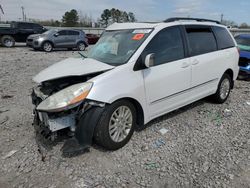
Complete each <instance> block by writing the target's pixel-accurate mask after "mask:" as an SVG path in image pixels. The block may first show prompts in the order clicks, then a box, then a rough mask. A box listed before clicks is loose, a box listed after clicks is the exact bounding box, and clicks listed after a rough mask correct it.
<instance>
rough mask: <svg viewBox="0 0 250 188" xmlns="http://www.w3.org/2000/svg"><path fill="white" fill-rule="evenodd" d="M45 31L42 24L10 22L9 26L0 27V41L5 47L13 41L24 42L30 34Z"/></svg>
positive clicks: (12, 43)
mask: <svg viewBox="0 0 250 188" xmlns="http://www.w3.org/2000/svg"><path fill="white" fill-rule="evenodd" d="M45 31H47V29H46V28H44V27H43V26H41V25H39V24H36V23H28V22H11V24H10V27H1V28H0V42H1V44H2V45H3V46H5V47H12V46H14V45H15V42H25V41H26V39H27V37H28V36H29V35H31V34H36V33H38V34H39V33H43V32H45Z"/></svg>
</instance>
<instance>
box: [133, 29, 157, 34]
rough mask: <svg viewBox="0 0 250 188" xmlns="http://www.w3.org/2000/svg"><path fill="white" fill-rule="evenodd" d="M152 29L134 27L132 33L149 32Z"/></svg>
mask: <svg viewBox="0 0 250 188" xmlns="http://www.w3.org/2000/svg"><path fill="white" fill-rule="evenodd" d="M151 31H152V29H136V30H134V31H133V33H135V34H137V33H150V32H151Z"/></svg>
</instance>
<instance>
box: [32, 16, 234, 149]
mask: <svg viewBox="0 0 250 188" xmlns="http://www.w3.org/2000/svg"><path fill="white" fill-rule="evenodd" d="M238 60H239V52H238V49H237V46H236V42H235V41H234V38H233V37H232V35H231V34H230V32H229V31H228V29H227V28H226V27H225V26H223V25H220V24H219V23H218V22H216V21H212V20H205V19H191V18H171V19H168V20H166V21H164V22H161V23H115V24H113V25H111V26H109V27H108V28H107V29H106V30H105V32H104V33H103V34H102V36H101V38H100V40H99V41H98V43H97V44H96V45H95V46H93V47H92V48H91V49H90V50H89V52H88V54H87V57H84V58H83V57H81V58H68V59H66V60H63V61H61V62H59V63H56V64H54V65H52V66H51V67H48V68H47V69H45V70H43V71H42V72H40V73H39V74H38V75H36V76H35V77H34V79H33V80H34V81H35V82H37V83H39V85H38V86H37V87H35V88H34V89H33V92H32V99H33V104H34V105H35V109H34V114H35V121H34V124H35V125H36V127H38V128H39V129H37V130H42V131H41V132H43V133H46V137H48V138H54V136H55V135H56V134H57V133H58V131H60V130H62V129H64V130H65V129H68V131H69V132H70V133H71V135H73V136H72V138H70V139H69V140H68V141H66V143H65V146H64V149H65V152H70V151H75V150H79V149H85V148H88V147H89V146H90V145H91V144H92V141H95V143H97V144H99V145H101V146H103V147H104V148H106V149H109V150H116V149H119V148H121V147H123V146H124V145H125V144H126V143H127V142H128V141H129V139H130V138H131V136H132V134H133V132H134V130H135V129H136V128H139V127H141V126H143V125H144V124H146V123H148V122H149V121H151V120H152V119H154V118H156V117H159V116H161V115H163V114H166V113H168V112H170V111H173V110H175V109H178V108H180V107H183V106H185V105H187V104H190V103H192V102H194V101H197V100H199V99H202V98H204V97H207V96H212V97H213V99H214V101H215V102H217V103H223V102H224V101H226V99H227V98H228V96H229V93H230V91H231V89H232V88H233V85H234V81H235V79H236V78H237V76H238V71H239V67H238Z"/></svg>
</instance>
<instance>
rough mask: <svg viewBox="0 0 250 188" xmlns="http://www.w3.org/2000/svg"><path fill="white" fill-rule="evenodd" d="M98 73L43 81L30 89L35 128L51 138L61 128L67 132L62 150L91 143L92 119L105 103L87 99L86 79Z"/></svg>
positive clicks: (88, 89)
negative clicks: (33, 106)
mask: <svg viewBox="0 0 250 188" xmlns="http://www.w3.org/2000/svg"><path fill="white" fill-rule="evenodd" d="M101 73H103V72H99V73H95V74H90V75H87V76H71V77H66V78H60V79H55V80H50V81H44V82H42V83H41V84H40V85H38V86H37V87H35V88H34V89H33V91H32V95H31V96H32V103H33V104H34V105H35V108H34V126H35V129H36V132H37V133H39V134H41V135H43V137H44V138H45V139H49V140H52V141H54V140H55V139H56V138H57V136H58V133H60V132H61V131H63V132H64V134H65V132H66V133H67V135H68V139H67V140H66V142H65V144H64V146H63V148H62V151H63V153H65V154H66V153H72V152H77V151H81V150H85V149H87V148H89V147H90V146H91V144H92V137H93V134H94V129H95V121H97V120H98V119H99V117H98V116H100V115H101V113H102V111H103V107H104V106H105V104H104V103H101V102H96V101H90V100H87V99H86V96H87V94H88V93H89V91H90V89H91V87H92V83H91V82H88V80H89V79H91V78H93V77H95V76H97V75H99V74H101ZM88 111H91V113H86V112H88ZM94 111H95V112H94Z"/></svg>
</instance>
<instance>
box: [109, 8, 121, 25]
mask: <svg viewBox="0 0 250 188" xmlns="http://www.w3.org/2000/svg"><path fill="white" fill-rule="evenodd" d="M110 12H111V19H112V21H113V22H117V23H119V22H121V17H122V12H121V11H120V10H119V9H115V8H112V9H111V10H110Z"/></svg>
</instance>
